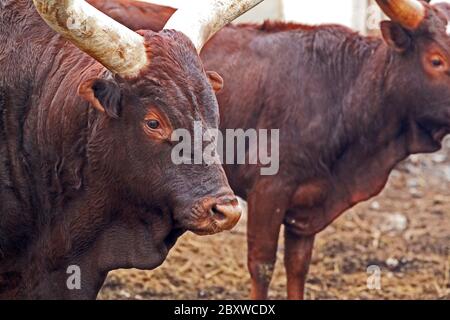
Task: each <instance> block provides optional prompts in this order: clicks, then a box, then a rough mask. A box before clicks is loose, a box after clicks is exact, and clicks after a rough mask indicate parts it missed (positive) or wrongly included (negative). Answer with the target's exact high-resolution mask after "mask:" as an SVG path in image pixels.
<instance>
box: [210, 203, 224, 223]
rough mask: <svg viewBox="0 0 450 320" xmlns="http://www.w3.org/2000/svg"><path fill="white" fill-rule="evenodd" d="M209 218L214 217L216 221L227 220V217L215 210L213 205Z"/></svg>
mask: <svg viewBox="0 0 450 320" xmlns="http://www.w3.org/2000/svg"><path fill="white" fill-rule="evenodd" d="M211 216H212V217H214V219H215V220H216V221H224V220H226V219H227V216H226V215H225V214H224V213H223V212H221V211H220V210H219V209H218V208H217V205H214V206H213V207H212V208H211Z"/></svg>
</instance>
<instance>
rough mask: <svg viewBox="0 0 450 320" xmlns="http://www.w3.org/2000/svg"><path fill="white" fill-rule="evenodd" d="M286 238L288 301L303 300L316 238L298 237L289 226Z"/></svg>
mask: <svg viewBox="0 0 450 320" xmlns="http://www.w3.org/2000/svg"><path fill="white" fill-rule="evenodd" d="M284 236H285V252H284V265H285V268H286V275H287V294H288V299H289V300H303V298H304V293H305V282H306V277H307V275H308V270H309V265H310V263H311V256H312V250H313V247H314V238H315V236H314V235H312V236H302V235H298V234H296V233H294V232H292V230H290V228H289V226H286V228H285V230H284Z"/></svg>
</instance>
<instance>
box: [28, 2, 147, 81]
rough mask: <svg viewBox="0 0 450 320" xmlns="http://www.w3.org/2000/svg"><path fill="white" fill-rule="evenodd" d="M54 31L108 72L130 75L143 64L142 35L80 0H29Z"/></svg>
mask: <svg viewBox="0 0 450 320" xmlns="http://www.w3.org/2000/svg"><path fill="white" fill-rule="evenodd" d="M33 2H34V5H35V7H36V9H37V11H38V12H39V14H40V15H41V16H42V18H43V19H44V20H45V21H46V22H47V24H48V25H49V26H50V27H51V28H52V29H53V30H55V31H56V32H58V33H59V34H61V35H62V36H64V37H65V38H67V39H68V40H70V41H71V42H72V43H73V44H74V45H76V46H77V47H78V48H80V49H81V50H83V51H84V52H86V53H87V54H89V55H90V56H91V57H93V58H94V59H96V60H97V61H98V62H100V63H101V64H103V65H104V66H105V67H106V68H108V69H109V70H110V71H111V72H113V73H116V74H119V75H121V76H124V77H134V76H136V75H137V74H138V73H139V71H140V70H141V69H142V68H144V67H145V66H146V65H147V55H146V51H145V46H144V38H143V37H142V36H140V35H138V34H137V33H135V32H133V31H131V30H130V29H128V28H126V27H125V26H123V25H121V24H120V23H118V22H117V21H115V20H113V19H111V18H110V17H108V16H106V15H105V14H103V13H101V12H100V11H98V10H97V9H95V8H94V7H92V6H91V5H90V4H88V3H86V2H85V1H84V0H33Z"/></svg>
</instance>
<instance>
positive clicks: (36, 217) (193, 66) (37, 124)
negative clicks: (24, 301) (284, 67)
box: [0, 0, 260, 299]
mask: <svg viewBox="0 0 450 320" xmlns="http://www.w3.org/2000/svg"><path fill="white" fill-rule="evenodd" d="M258 2H260V0H228V1H211V2H209V7H208V6H206V7H203V8H200V9H199V10H198V11H196V14H197V15H196V16H191V15H190V12H183V11H180V12H177V15H178V16H177V15H175V16H174V17H173V18H172V19H171V20H170V21H169V22H168V24H167V26H166V29H165V30H163V31H161V32H159V33H155V32H153V31H141V32H139V33H135V32H134V31H131V30H129V29H128V28H126V27H124V26H123V25H121V24H119V23H117V22H116V21H114V20H112V19H111V18H109V17H107V16H106V15H104V14H102V13H101V12H99V11H98V10H96V9H95V8H93V7H92V6H90V5H89V4H87V3H86V2H85V1H80V0H68V1H44V0H34V1H31V0H21V1H16V0H0V205H1V207H0V298H46V299H48V298H95V296H96V294H97V292H98V290H99V288H100V286H101V285H102V283H103V280H104V278H105V276H106V274H107V272H108V271H110V270H112V269H117V268H132V267H133V268H142V269H151V268H155V267H156V266H158V265H160V264H161V263H162V261H163V260H164V259H165V257H166V255H167V252H168V250H169V249H170V247H171V246H172V245H173V244H174V242H175V240H176V239H177V237H178V236H179V235H180V234H181V233H183V232H184V231H185V230H190V231H193V232H196V233H199V234H212V233H216V232H220V231H222V230H228V229H230V228H232V227H233V226H234V225H235V224H236V222H237V221H238V219H239V216H240V208H239V206H238V205H237V200H236V199H235V196H234V194H233V192H232V191H231V189H230V188H229V185H228V182H227V179H226V176H225V174H224V172H223V169H222V168H221V166H220V165H210V166H203V165H197V166H188V165H178V166H177V165H175V164H173V162H172V159H171V150H172V145H173V142H172V140H171V135H172V132H173V131H174V130H175V129H177V128H183V129H184V130H188V131H189V132H191V131H192V127H193V124H194V121H200V122H201V123H202V124H204V126H207V127H217V126H218V119H219V114H218V113H219V112H218V106H217V101H216V98H215V95H214V91H213V89H212V87H216V86H217V84H216V82H217V81H220V77H218V76H217V75H216V74H215V73H205V71H204V68H203V65H202V63H201V61H200V59H199V57H198V53H197V51H199V50H200V49H201V47H202V46H203V44H204V42H205V41H206V40H207V39H208V38H209V37H210V36H211V35H212V34H213V33H214V32H216V31H217V30H218V29H219V28H220V27H221V26H223V25H224V24H225V23H227V22H228V21H230V20H232V19H234V18H235V17H236V16H238V15H239V14H241V13H242V12H244V11H245V10H247V9H249V8H250V7H251V6H252V5H255V4H256V3H258ZM224 17H226V18H224ZM196 19H198V22H196ZM188 20H189V26H183V23H186V22H185V21H188ZM44 21H45V22H44ZM169 29H176V30H178V31H175V30H169ZM55 31H56V32H55ZM76 47H78V48H79V49H81V50H82V51H81V50H79V49H78V48H76ZM83 51H84V52H83ZM211 83H212V84H213V86H211ZM70 276H72V278H71V277H70Z"/></svg>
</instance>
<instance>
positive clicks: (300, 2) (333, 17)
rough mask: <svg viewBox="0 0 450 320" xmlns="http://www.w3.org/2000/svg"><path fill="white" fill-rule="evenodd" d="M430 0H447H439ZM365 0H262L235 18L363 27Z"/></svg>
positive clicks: (169, 1) (179, 2) (166, 0)
mask: <svg viewBox="0 0 450 320" xmlns="http://www.w3.org/2000/svg"><path fill="white" fill-rule="evenodd" d="M146 1H148V2H153V3H159V4H164V5H169V6H172V7H175V8H180V7H182V6H186V5H190V4H191V5H192V3H193V2H202V1H208V0H146ZM432 2H448V3H450V0H438V1H432ZM365 3H368V1H367V0H265V1H264V2H263V3H262V4H260V5H259V6H258V7H256V8H255V9H253V10H252V11H250V12H249V13H247V14H246V15H245V16H243V17H241V18H240V19H239V20H238V21H240V22H242V21H250V22H260V21H263V20H265V19H277V20H286V21H294V22H301V23H306V24H319V23H339V24H344V25H346V26H348V27H352V28H355V29H359V30H364V29H365V28H366V27H367V26H366V25H365V21H367V15H369V14H373V11H372V12H371V11H370V10H369V11H368V10H367V8H365V6H366V5H365Z"/></svg>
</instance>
